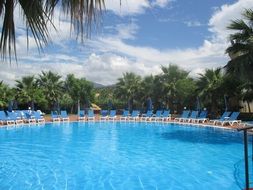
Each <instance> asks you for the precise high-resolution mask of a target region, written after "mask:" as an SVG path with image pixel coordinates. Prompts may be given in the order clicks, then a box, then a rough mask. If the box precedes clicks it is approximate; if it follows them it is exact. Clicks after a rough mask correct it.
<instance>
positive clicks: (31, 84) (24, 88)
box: [15, 76, 46, 110]
mask: <svg viewBox="0 0 253 190" xmlns="http://www.w3.org/2000/svg"><path fill="white" fill-rule="evenodd" d="M15 90H16V92H17V93H16V94H17V95H16V99H17V100H18V102H19V103H21V104H24V105H26V106H29V107H31V109H32V110H34V104H35V103H37V104H39V105H44V104H45V103H46V100H45V96H44V94H43V92H42V90H41V89H39V88H38V86H37V84H36V80H35V77H34V76H26V77H23V78H22V79H21V80H16V88H15Z"/></svg>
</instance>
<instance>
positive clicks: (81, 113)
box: [77, 110, 85, 121]
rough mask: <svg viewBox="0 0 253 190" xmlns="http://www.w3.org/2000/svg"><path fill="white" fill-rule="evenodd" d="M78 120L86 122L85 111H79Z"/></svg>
mask: <svg viewBox="0 0 253 190" xmlns="http://www.w3.org/2000/svg"><path fill="white" fill-rule="evenodd" d="M77 120H78V121H80V120H85V112H84V110H80V111H79V113H78V117H77Z"/></svg>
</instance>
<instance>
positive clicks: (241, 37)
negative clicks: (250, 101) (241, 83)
mask: <svg viewBox="0 0 253 190" xmlns="http://www.w3.org/2000/svg"><path fill="white" fill-rule="evenodd" d="M242 15H243V16H244V20H242V19H240V20H234V21H232V22H231V24H230V25H229V26H228V29H230V30H233V31H236V33H234V34H231V35H230V41H231V46H230V47H228V48H227V50H226V53H228V54H229V56H230V58H231V60H230V61H229V62H228V63H227V65H226V66H225V68H226V70H227V72H228V73H229V74H232V75H233V76H235V77H237V78H238V79H243V80H245V81H246V82H247V81H251V82H253V10H251V9H246V10H245V11H244V13H243V14H242Z"/></svg>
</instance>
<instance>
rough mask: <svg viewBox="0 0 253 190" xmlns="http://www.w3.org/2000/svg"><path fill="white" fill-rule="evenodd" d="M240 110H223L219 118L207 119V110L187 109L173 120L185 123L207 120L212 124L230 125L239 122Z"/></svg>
mask: <svg viewBox="0 0 253 190" xmlns="http://www.w3.org/2000/svg"><path fill="white" fill-rule="evenodd" d="M239 115H240V112H224V113H223V114H222V116H221V117H220V118H219V119H214V120H209V119H208V118H207V111H201V112H200V113H199V112H198V111H192V112H190V111H189V110H185V111H183V113H182V115H181V117H178V118H175V119H174V121H177V122H186V123H205V122H209V123H210V124H213V125H222V126H225V125H230V126H233V125H235V124H237V125H238V124H240V123H241V120H238V116H239Z"/></svg>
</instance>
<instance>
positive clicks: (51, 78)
mask: <svg viewBox="0 0 253 190" xmlns="http://www.w3.org/2000/svg"><path fill="white" fill-rule="evenodd" d="M60 79H61V76H60V75H58V74H56V73H53V72H51V71H48V72H44V71H42V74H40V75H39V78H38V80H37V82H38V87H39V88H41V89H42V91H43V93H44V95H45V98H46V100H47V101H48V107H49V108H50V109H51V110H55V109H56V108H55V106H56V104H58V103H59V100H60V97H61V96H62V93H63V81H61V80H60Z"/></svg>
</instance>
